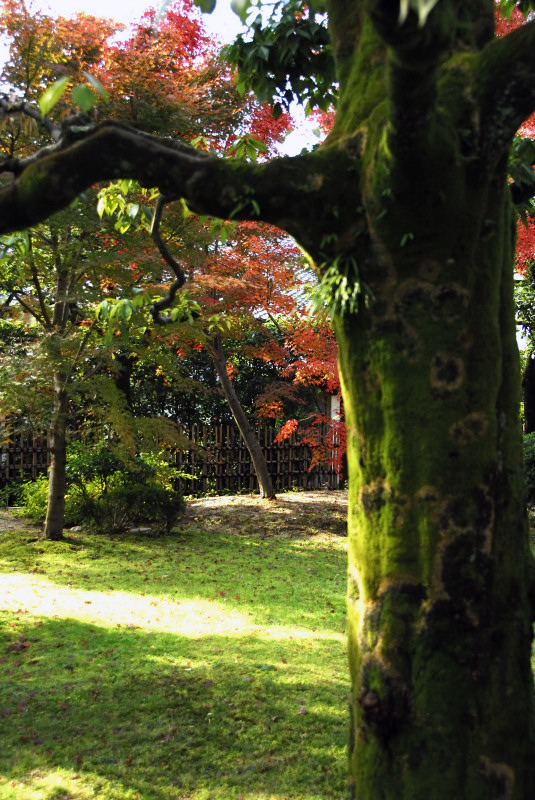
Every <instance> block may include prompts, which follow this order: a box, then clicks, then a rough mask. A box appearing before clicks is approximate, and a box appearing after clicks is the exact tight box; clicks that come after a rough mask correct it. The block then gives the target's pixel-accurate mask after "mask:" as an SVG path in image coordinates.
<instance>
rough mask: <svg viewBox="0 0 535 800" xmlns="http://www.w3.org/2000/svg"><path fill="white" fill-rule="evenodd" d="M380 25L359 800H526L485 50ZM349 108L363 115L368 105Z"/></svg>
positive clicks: (515, 501) (346, 384) (527, 567)
mask: <svg viewBox="0 0 535 800" xmlns="http://www.w3.org/2000/svg"><path fill="white" fill-rule="evenodd" d="M377 5H379V4H377ZM467 5H469V4H467ZM473 5H474V6H475V5H476V4H473ZM479 5H480V6H481V7H483V4H479ZM383 6H386V4H383ZM439 7H440V4H439ZM487 10H491V9H490V4H487ZM374 22H375V25H374V27H373V28H372V26H371V25H370V26H369V29H368V30H367V31H366V30H364V31H363V37H366V36H367V37H368V42H369V43H370V42H371V41H373V38H374V37H375V36H377V33H378V31H379V32H381V34H382V37H385V38H388V45H389V48H390V49H389V50H388V51H385V57H386V59H387V63H388V64H389V67H388V70H387V73H386V76H387V80H386V83H385V84H384V87H385V88H384V96H383V106H382V107H380V106H375V107H374V108H373V112H372V113H373V115H374V120H375V124H374V125H373V126H372V125H371V124H370V125H369V127H367V126H366V121H365V120H363V123H364V124H363V126H362V128H361V135H362V136H363V137H367V142H366V143H365V145H364V153H365V159H366V161H367V163H368V168H367V169H365V170H364V171H363V172H362V173H361V181H362V194H361V208H362V213H363V216H364V217H365V220H366V224H365V226H363V229H362V231H361V232H357V234H356V236H355V245H354V247H353V250H352V256H353V258H354V262H355V264H356V265H358V268H359V274H360V278H361V280H362V281H364V282H366V284H367V286H368V298H367V299H365V298H364V297H361V299H360V303H359V305H360V307H359V309H358V312H357V313H354V314H349V313H343V314H341V315H340V316H339V318H338V320H337V335H338V343H339V348H340V370H341V376H342V385H343V395H344V407H345V411H346V422H347V429H348V456H349V486H350V493H349V550H350V556H349V600H348V615H349V631H350V633H349V652H350V668H351V678H352V731H353V735H352V742H351V754H350V763H351V776H352V791H353V796H354V797H356V798H360V799H361V800H376V799H378V798H384V800H400V798H403V800H447V799H450V798H451V799H453V798H459V799H461V798H462V799H463V800H490V798H492V800H498V798H508V799H510V800H512V799H513V798H517V799H518V800H521V799H522V798H527V797H532V796H534V793H535V770H534V764H535V760H534V755H535V752H534V718H533V685H532V678H531V670H530V653H531V639H532V618H533V611H532V605H531V602H530V596H529V592H530V586H531V580H532V561H531V556H530V552H529V547H528V539H527V535H526V515H525V508H524V491H523V475H522V466H521V465H522V458H521V429H520V424H519V416H518V410H519V380H518V375H519V364H518V353H517V346H516V337H515V322H514V306H513V270H512V260H513V252H514V251H513V248H514V215H513V211H512V206H511V198H510V191H509V188H508V186H507V175H506V164H507V143H506V141H505V140H504V141H502V142H501V146H499V144H500V135H499V132H497V130H496V122H497V121H496V120H494V124H493V120H492V116H493V114H494V115H497V116H498V118H499V115H500V111H499V107H497V106H494V107H492V106H491V105H490V104H489V98H488V97H486V95H485V91H486V90H485V91H484V90H483V87H484V86H486V84H485V81H484V78H485V76H484V73H483V70H490V69H491V65H492V63H493V59H492V57H491V53H489V54H488V56H487V58H486V59H484V58H482V59H481V60H478V59H476V58H475V57H474V55H473V52H477V50H478V46H477V44H476V42H475V41H474V43H473V52H472V54H471V56H470V58H467V57H465V56H464V54H463V56H462V57H460V58H459V56H455V57H453V58H452V59H451V60H450V61H447V60H446V57H445V56H443V58H444V63H440V60H439V59H440V47H439V45H440V36H442V37H444V38H445V37H446V35H447V33H448V28H447V27H446V26H447V24H448V18H447V17H446V16H445V15H444V17H443V18H442V19H441V18H440V17H438V16H437V17H436V18H435V35H436V38H435V39H434V38H433V36H432V35H431V34H432V28H431V30H427V33H426V35H427V37H428V38H427V39H426V37H425V35H424V33H423V31H422V29H418V28H416V27H415V28H414V29H413V36H414V48H413V45H411V44H409V45H408V44H407V41H406V39H405V40H404V41H403V45H402V44H401V38H402V37H401V35H400V32H399V28H397V29H396V27H395V26H391V25H389V24H388V18H387V16H386V15H384V16H381V15H380V14H379V11H378V14H377V18H376V19H375V20H374ZM489 24H490V23H489ZM365 27H366V23H365ZM423 30H425V28H424V29H423ZM449 33H450V36H451V37H452V39H454V32H451V31H450V32H449ZM464 35H466V34H465V32H464ZM418 41H419V45H418V46H416V42H418ZM433 44H434V46H435V48H436V50H435V52H433ZM450 46H451V42H450ZM375 52H376V54H378V53H380V52H381V51H380V47H377V46H376V47H375ZM392 53H394V54H395V56H393V55H392ZM416 59H417V60H416ZM377 61H380V59H379V58H377ZM380 73H381V75H382V77H383V78H384V70H382V69H381V70H380ZM360 75H361V72H360V71H359V76H360ZM348 80H351V78H348ZM486 88H488V87H486ZM343 99H344V95H343ZM348 102H349V101H348ZM351 102H352V103H353V108H354V113H355V114H356V115H358V113H359V110H360V109H362V96H361V97H358V96H357V94H356V93H352V95H351ZM348 109H349V107H348ZM501 113H502V119H503V120H506V119H507V116H508V114H510V113H511V109H510V108H509V109H506V108H504V109H503V110H502V112H501ZM460 114H462V123H461V122H460V119H459V117H460ZM381 117H383V119H384V124H383V125H381V124H380V120H381ZM346 121H347V117H346V119H345V120H342V122H341V127H342V131H341V133H342V134H343V124H344V123H345V122H346ZM378 122H379V124H377V123H378ZM337 134H338V131H337V129H336V128H335V133H334V137H333V138H336V136H337ZM360 239H361V240H362V244H360V242H359V240H360Z"/></svg>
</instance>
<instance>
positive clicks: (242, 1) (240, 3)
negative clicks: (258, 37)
mask: <svg viewBox="0 0 535 800" xmlns="http://www.w3.org/2000/svg"><path fill="white" fill-rule="evenodd" d="M230 7H231V9H232V10H233V11H234V13H235V14H236V15H237V16H238V17H239V18H240V20H241V21H242V22H243V24H244V25H245V22H246V20H247V15H248V13H249V8H250V2H249V0H231V3H230Z"/></svg>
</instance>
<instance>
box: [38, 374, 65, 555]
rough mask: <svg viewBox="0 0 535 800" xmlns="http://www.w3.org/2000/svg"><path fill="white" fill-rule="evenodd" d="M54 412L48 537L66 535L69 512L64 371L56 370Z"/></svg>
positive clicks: (50, 433)
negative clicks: (66, 516)
mask: <svg viewBox="0 0 535 800" xmlns="http://www.w3.org/2000/svg"><path fill="white" fill-rule="evenodd" d="M53 383H54V415H53V420H52V425H51V426H50V431H49V442H50V453H51V462H50V468H49V471H48V503H47V509H46V519H45V525H44V529H43V537H44V538H45V539H54V540H58V539H62V538H63V522H64V516H65V490H66V466H67V442H66V429H67V413H68V405H69V401H68V397H67V393H66V391H65V387H64V378H63V376H62V374H61V373H59V372H55V373H54V377H53Z"/></svg>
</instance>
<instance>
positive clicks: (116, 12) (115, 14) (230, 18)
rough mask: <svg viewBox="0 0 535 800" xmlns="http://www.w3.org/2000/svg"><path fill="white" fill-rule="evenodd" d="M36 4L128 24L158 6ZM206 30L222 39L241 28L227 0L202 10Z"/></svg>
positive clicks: (102, 1) (105, 1)
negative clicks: (214, 6) (207, 10)
mask: <svg viewBox="0 0 535 800" xmlns="http://www.w3.org/2000/svg"><path fill="white" fill-rule="evenodd" d="M36 5H37V6H38V7H39V8H41V9H42V10H43V11H45V12H50V13H51V14H52V15H61V16H64V17H70V16H72V15H73V14H76V13H77V12H78V11H84V12H85V13H86V14H93V15H94V16H95V17H110V18H111V19H114V20H116V21H117V22H123V23H125V24H128V23H129V22H134V21H136V20H138V19H139V18H140V17H141V16H142V15H143V12H144V11H146V10H147V9H148V8H156V9H158V8H160V6H161V3H160V2H158V0H114V2H113V3H110V0H38V2H36ZM203 20H204V23H205V25H206V28H207V30H208V31H209V32H210V33H211V34H213V35H214V36H216V35H217V36H218V37H219V38H220V39H221V40H222V41H223V42H228V41H230V40H231V39H233V38H234V37H235V36H236V34H237V33H239V31H240V30H241V28H242V26H241V22H240V20H239V18H238V17H237V16H236V14H234V12H233V11H232V10H231V8H230V0H217V4H216V8H215V10H214V12H213V13H212V14H203Z"/></svg>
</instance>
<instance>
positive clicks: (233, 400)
mask: <svg viewBox="0 0 535 800" xmlns="http://www.w3.org/2000/svg"><path fill="white" fill-rule="evenodd" d="M210 355H211V357H212V361H213V363H214V367H215V369H216V372H217V375H218V377H219V380H220V382H221V388H222V389H223V393H224V395H225V398H226V400H227V402H228V404H229V407H230V410H231V412H232V416H233V417H234V421H235V422H236V425H237V426H238V430H239V431H240V433H241V435H242V438H243V441H244V442H245V446H246V447H247V450H248V451H249V455H250V456H251V460H252V462H253V466H254V470H255V473H256V477H257V479H258V485H259V488H260V495H261V496H262V497H264V498H266V499H267V500H273V499H274V497H275V490H274V488H273V482H272V480H271V475H270V474H269V470H268V466H267V463H266V459H265V458H264V454H263V452H262V448H261V447H260V442H259V441H258V439H257V437H256V435H255V432H254V430H253V428H252V426H251V424H250V422H249V420H248V419H247V417H246V415H245V412H244V410H243V408H242V406H241V403H240V401H239V398H238V395H237V394H236V390H235V388H234V384H233V383H232V381H231V380H230V378H229V376H228V373H227V360H226V358H225V353H224V351H223V346H222V344H221V341H220V339H219V337H218V338H217V339H216V341H215V342H214V343H213V346H212V347H210Z"/></svg>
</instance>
